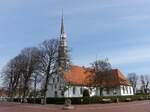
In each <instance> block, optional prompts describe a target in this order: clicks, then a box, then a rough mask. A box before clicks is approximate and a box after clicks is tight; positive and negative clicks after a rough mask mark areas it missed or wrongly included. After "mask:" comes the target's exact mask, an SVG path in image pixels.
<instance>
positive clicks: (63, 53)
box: [58, 13, 69, 70]
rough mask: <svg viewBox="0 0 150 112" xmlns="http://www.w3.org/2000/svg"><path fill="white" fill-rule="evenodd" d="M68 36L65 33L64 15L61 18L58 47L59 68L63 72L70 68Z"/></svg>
mask: <svg viewBox="0 0 150 112" xmlns="http://www.w3.org/2000/svg"><path fill="white" fill-rule="evenodd" d="M66 38H67V35H66V33H65V31H64V17H63V13H62V17H61V29H60V37H59V46H58V67H59V69H62V70H67V69H68V67H69V65H68V64H69V57H68V49H67V40H66Z"/></svg>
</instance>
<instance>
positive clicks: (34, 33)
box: [0, 0, 150, 74]
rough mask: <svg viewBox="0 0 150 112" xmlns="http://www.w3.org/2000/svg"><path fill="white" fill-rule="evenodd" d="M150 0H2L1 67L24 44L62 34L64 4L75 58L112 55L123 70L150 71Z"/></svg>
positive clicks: (77, 60) (82, 60)
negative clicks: (61, 23) (61, 24)
mask: <svg viewBox="0 0 150 112" xmlns="http://www.w3.org/2000/svg"><path fill="white" fill-rule="evenodd" d="M149 6H150V0H0V51H1V52H0V69H1V68H2V67H3V66H4V65H5V64H6V63H7V62H8V61H9V60H10V59H11V58H13V57H14V56H16V55H17V54H18V53H19V52H20V50H21V49H23V48H24V47H30V46H31V47H32V46H37V45H38V44H39V43H41V42H42V41H43V40H45V39H51V38H57V37H58V36H59V32H60V17H61V9H62V8H63V9H64V16H65V17H64V19H65V31H66V33H67V36H68V45H69V47H70V48H71V49H72V51H71V56H72V62H73V63H74V64H77V65H81V66H82V65H84V66H89V65H90V63H91V62H92V61H94V60H96V57H97V58H98V59H99V58H100V59H104V58H105V57H107V58H108V59H109V61H110V62H111V64H112V66H113V68H119V69H120V70H121V71H122V72H123V73H125V74H127V73H129V72H136V73H138V74H141V73H143V74H149V73H150V69H149V67H150V44H149V43H150V31H149V29H150V7H149Z"/></svg>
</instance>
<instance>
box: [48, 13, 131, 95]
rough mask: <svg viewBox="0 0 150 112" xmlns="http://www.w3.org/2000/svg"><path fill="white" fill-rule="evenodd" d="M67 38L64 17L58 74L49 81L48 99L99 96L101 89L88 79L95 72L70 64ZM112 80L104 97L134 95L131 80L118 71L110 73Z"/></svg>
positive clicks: (105, 89)
mask: <svg viewBox="0 0 150 112" xmlns="http://www.w3.org/2000/svg"><path fill="white" fill-rule="evenodd" d="M66 39H67V36H66V33H65V31H64V20H63V16H62V19H61V32H60V38H59V48H58V72H57V74H55V75H53V76H52V77H51V78H50V80H49V85H48V91H47V94H46V96H47V97H82V96H83V92H84V91H85V90H86V91H88V92H89V94H90V96H99V95H100V89H99V87H95V86H94V85H93V84H92V83H91V82H90V80H89V78H88V77H91V76H93V75H94V72H92V71H91V70H89V69H88V68H85V67H80V66H78V65H71V64H68V54H67V40H66ZM110 76H111V77H112V78H113V79H112V80H106V81H105V87H104V89H103V92H102V94H103V96H114V95H117V96H125V95H133V94H134V93H133V88H132V85H131V83H130V82H129V80H127V79H126V78H125V76H124V75H123V74H122V73H121V72H120V71H119V70H118V69H112V70H111V71H110Z"/></svg>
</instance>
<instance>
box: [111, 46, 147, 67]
mask: <svg viewBox="0 0 150 112" xmlns="http://www.w3.org/2000/svg"><path fill="white" fill-rule="evenodd" d="M149 50H150V46H144V47H138V46H137V47H136V48H126V49H122V50H121V49H120V50H116V51H114V52H113V53H112V54H111V57H110V61H111V63H113V64H115V65H123V64H132V63H140V62H145V61H149V60H150V52H149Z"/></svg>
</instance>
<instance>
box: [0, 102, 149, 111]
mask: <svg viewBox="0 0 150 112" xmlns="http://www.w3.org/2000/svg"><path fill="white" fill-rule="evenodd" d="M62 107H63V105H37V104H19V103H7V102H1V103H0V112H150V101H138V102H127V103H112V104H89V105H74V107H75V109H74V110H63V109H62Z"/></svg>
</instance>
